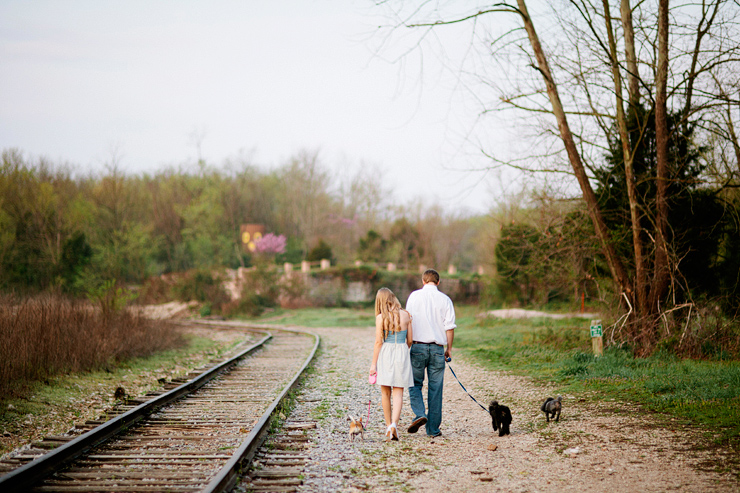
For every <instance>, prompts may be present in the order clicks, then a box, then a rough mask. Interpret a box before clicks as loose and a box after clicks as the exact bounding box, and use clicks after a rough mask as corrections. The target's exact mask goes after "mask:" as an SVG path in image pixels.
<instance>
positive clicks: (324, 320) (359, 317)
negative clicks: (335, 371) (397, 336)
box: [250, 308, 375, 327]
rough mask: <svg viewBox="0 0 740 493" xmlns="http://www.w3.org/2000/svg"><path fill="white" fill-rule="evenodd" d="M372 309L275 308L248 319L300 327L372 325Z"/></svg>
mask: <svg viewBox="0 0 740 493" xmlns="http://www.w3.org/2000/svg"><path fill="white" fill-rule="evenodd" d="M373 310H374V309H373V308H304V309H301V310H283V309H277V310H275V311H273V312H270V313H266V314H264V315H262V316H261V317H258V318H253V319H250V320H251V321H254V322H259V323H274V324H278V325H296V326H300V327H373V326H375V316H374V315H373V313H374V311H373Z"/></svg>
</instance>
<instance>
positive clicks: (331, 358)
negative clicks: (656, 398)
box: [292, 327, 739, 492]
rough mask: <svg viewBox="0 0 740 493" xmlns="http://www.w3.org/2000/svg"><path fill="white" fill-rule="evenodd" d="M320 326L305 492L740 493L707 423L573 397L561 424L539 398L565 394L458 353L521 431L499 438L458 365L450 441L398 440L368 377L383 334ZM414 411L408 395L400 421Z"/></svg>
mask: <svg viewBox="0 0 740 493" xmlns="http://www.w3.org/2000/svg"><path fill="white" fill-rule="evenodd" d="M312 331H315V332H317V333H318V334H320V335H321V337H322V351H321V354H320V355H319V358H318V360H317V362H316V364H315V369H316V371H315V372H314V373H313V375H311V376H310V377H308V378H307V380H306V385H305V386H304V390H303V393H302V394H301V396H300V397H299V398H298V402H297V405H296V408H295V409H294V411H293V413H292V414H293V415H295V416H297V417H298V418H300V419H305V418H306V417H310V418H313V419H316V420H317V421H318V427H317V428H316V430H314V431H311V432H310V435H311V438H312V441H313V447H312V448H311V449H310V452H309V453H310V456H311V461H310V462H309V464H308V465H307V467H306V468H305V469H304V474H303V475H304V484H303V485H302V486H301V487H300V491H355V490H372V491H413V490H420V491H446V490H454V491H507V492H509V491H511V492H524V491H545V490H547V489H550V488H555V489H556V490H565V491H620V490H623V491H624V490H626V491H630V490H636V491H667V490H672V489H681V490H685V491H738V488H739V484H738V481H737V478H736V477H735V476H732V475H731V474H724V475H723V474H719V473H716V472H712V469H713V465H716V464H717V463H718V462H717V461H720V460H721V457H719V456H716V455H711V454H709V453H707V452H697V451H695V447H694V444H695V443H697V442H696V440H697V433H699V431H697V430H693V431H687V430H685V429H675V430H671V429H670V422H669V423H668V424H667V425H664V426H661V425H659V424H658V423H657V422H656V421H655V418H654V417H652V418H651V417H650V416H646V415H640V412H639V410H637V409H632V408H630V407H629V406H628V405H626V404H622V403H618V402H613V403H602V404H594V403H591V402H588V401H587V400H586V399H583V398H580V399H579V398H576V397H574V396H570V395H563V412H562V417H561V420H560V422H559V423H555V422H551V423H549V424H548V423H546V422H545V418H544V415H543V414H542V413H541V412H539V405H540V404H541V402H542V401H543V400H544V398H545V397H547V396H555V394H556V391H557V389H554V388H543V387H541V386H539V385H537V384H535V383H533V382H532V381H531V380H529V379H527V378H523V377H517V376H511V375H506V374H503V373H500V372H492V371H487V370H484V369H481V368H479V367H476V366H475V365H473V364H471V363H470V362H468V361H466V360H465V358H464V357H462V355H461V354H460V353H454V352H453V356H454V360H453V362H452V368H453V369H454V370H455V372H456V373H457V375H458V377H459V378H460V380H461V381H462V382H463V384H464V385H465V386H466V388H467V389H468V390H469V391H470V392H471V393H472V394H473V395H474V396H476V398H477V399H478V400H479V401H481V402H482V403H483V404H485V405H487V403H488V401H489V400H491V399H493V398H496V399H497V400H498V401H499V402H500V403H501V404H505V405H508V406H509V407H511V410H512V414H513V423H512V427H511V435H510V436H506V437H499V436H498V434H497V433H494V431H493V429H492V427H491V422H490V418H489V416H488V414H487V413H486V412H484V411H483V410H482V409H481V408H480V407H478V405H477V404H475V402H473V401H472V400H471V399H470V398H469V397H468V396H467V395H466V394H464V393H463V391H462V389H461V388H460V386H459V385H458V383H457V382H456V381H455V379H454V378H453V377H452V374H451V373H450V372H449V371H447V373H446V376H445V389H444V407H443V420H442V427H441V428H442V431H443V437H441V438H436V439H430V438H429V437H427V436H426V435H425V433H424V430H423V428H422V429H421V430H420V431H419V433H417V434H414V435H410V434H408V433H406V432H405V431H402V433H401V440H400V441H399V442H388V443H386V442H384V436H383V432H384V431H385V425H384V423H383V417H382V409H381V407H380V395H379V390H378V389H377V388H375V386H373V388H372V390H371V389H370V386H369V385H368V383H367V371H368V368H369V364H370V358H371V356H372V342H373V336H374V332H373V329H372V328H370V327H368V328H366V329H365V328H359V329H358V328H326V329H312ZM458 337H463V334H458ZM369 393H370V395H371V397H372V409H371V415H370V425H369V427H368V430H367V431H366V433H365V439H364V440H360V439H357V440H355V441H354V442H350V441H349V440H348V437H347V431H348V429H349V426H348V421H347V415H349V414H352V415H355V416H363V417H367V413H368V404H367V403H368V395H369ZM607 405H608V408H609V409H607ZM295 416H292V417H295ZM411 418H412V414H411V411H410V407H409V404H408V396H406V401H405V403H404V409H403V413H402V418H401V421H402V422H401V426H400V427H399V428H401V429H402V430H405V428H406V427H407V426H408V424H409V421H410V420H411ZM492 449H495V450H492Z"/></svg>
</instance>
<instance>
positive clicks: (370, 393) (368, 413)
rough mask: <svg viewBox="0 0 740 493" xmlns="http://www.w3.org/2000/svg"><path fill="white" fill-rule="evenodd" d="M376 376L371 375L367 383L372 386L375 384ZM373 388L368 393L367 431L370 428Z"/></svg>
mask: <svg viewBox="0 0 740 493" xmlns="http://www.w3.org/2000/svg"><path fill="white" fill-rule="evenodd" d="M375 378H376V376H375V375H370V376H369V377H368V379H367V381H368V382H369V383H370V384H371V385H372V384H374V383H375ZM372 392H373V388H372V387H370V391H369V392H368V393H367V421H366V422H365V429H367V427H368V426H370V403H371V402H372V400H371V398H370V397H371V396H372Z"/></svg>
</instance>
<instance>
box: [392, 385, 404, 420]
mask: <svg viewBox="0 0 740 493" xmlns="http://www.w3.org/2000/svg"><path fill="white" fill-rule="evenodd" d="M402 407H403V387H393V417H392V419H391V422H392V423H396V425H398V420H399V419H401V408H402Z"/></svg>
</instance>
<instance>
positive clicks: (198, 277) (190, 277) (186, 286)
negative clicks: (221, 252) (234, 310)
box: [172, 270, 229, 310]
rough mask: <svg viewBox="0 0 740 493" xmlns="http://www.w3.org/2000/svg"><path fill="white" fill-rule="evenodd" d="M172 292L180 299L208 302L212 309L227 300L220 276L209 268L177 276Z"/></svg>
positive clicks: (219, 307) (217, 308)
mask: <svg viewBox="0 0 740 493" xmlns="http://www.w3.org/2000/svg"><path fill="white" fill-rule="evenodd" d="M172 293H173V294H174V296H175V297H176V298H177V299H179V300H181V301H199V302H201V303H210V305H211V307H212V309H213V310H220V309H221V306H222V305H223V304H225V303H228V302H229V295H228V294H227V293H226V291H224V288H223V284H222V279H221V276H220V275H218V274H217V273H214V272H211V271H210V270H194V271H189V272H186V273H185V274H183V275H181V276H178V277H177V281H176V282H175V284H174V285H173V286H172Z"/></svg>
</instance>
